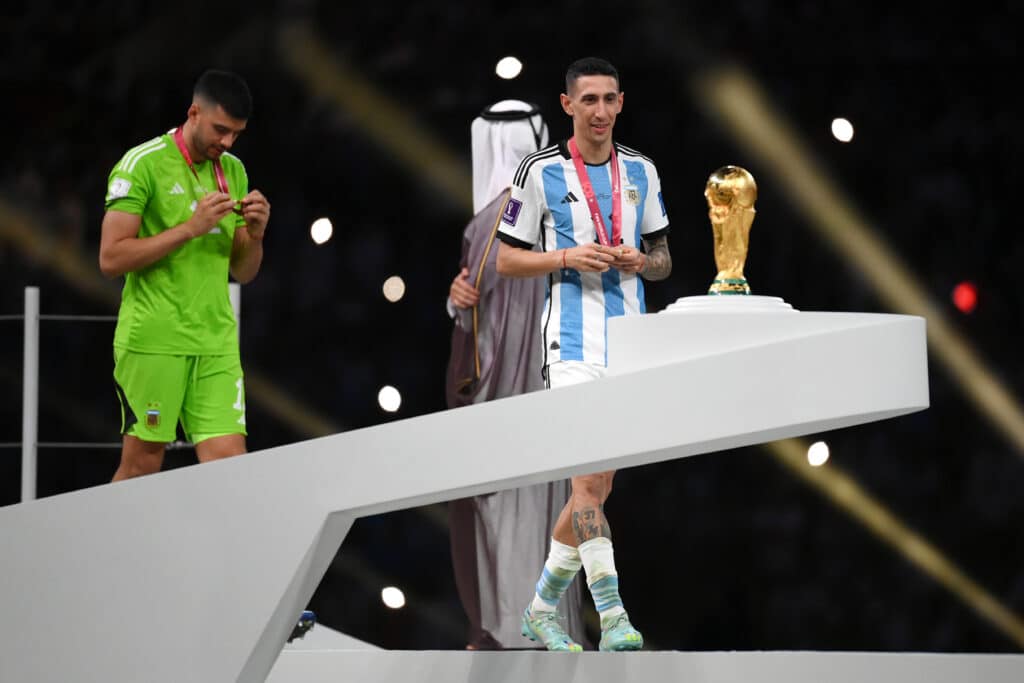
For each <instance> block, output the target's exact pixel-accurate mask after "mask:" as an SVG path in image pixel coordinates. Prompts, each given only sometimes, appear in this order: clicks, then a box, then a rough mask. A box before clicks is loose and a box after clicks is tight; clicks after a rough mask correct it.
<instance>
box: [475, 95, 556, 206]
mask: <svg viewBox="0 0 1024 683" xmlns="http://www.w3.org/2000/svg"><path fill="white" fill-rule="evenodd" d="M470 133H471V136H472V139H473V213H478V212H479V211H480V210H481V209H483V208H484V207H485V206H487V205H488V204H490V203H491V202H492V201H494V198H495V197H497V196H498V193H499V192H501V191H502V190H504V189H505V188H506V187H508V186H509V185H511V184H512V176H513V175H514V174H515V172H516V167H517V166H519V162H520V161H522V160H523V157H525V156H526V155H527V154H531V153H533V152H536V151H537V150H538V149H540V148H541V147H545V146H546V145H547V144H548V127H547V124H545V123H544V118H543V117H542V116H541V115H540V111H539V110H538V109H537V107H536V106H534V105H532V104H528V103H526V102H522V101H520V100H502V101H501V102H497V103H495V104H492V105H491V106H489V107H487V109H485V110H484V111H483V113H482V114H480V116H478V117H476V118H475V119H473V125H472V126H471V128H470Z"/></svg>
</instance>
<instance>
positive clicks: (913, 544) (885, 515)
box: [765, 439, 1024, 648]
mask: <svg viewBox="0 0 1024 683" xmlns="http://www.w3.org/2000/svg"><path fill="white" fill-rule="evenodd" d="M765 447H766V448H768V450H769V451H770V452H771V454H772V455H773V456H774V457H775V459H776V460H777V461H778V462H779V463H780V464H781V465H782V466H783V467H784V468H785V469H787V470H789V471H790V472H791V473H793V474H795V475H796V476H797V477H799V478H800V479H803V480H804V482H806V483H807V484H810V485H811V486H812V487H813V488H815V489H817V490H818V492H819V493H821V494H822V495H824V496H825V497H826V498H828V499H829V500H831V501H832V502H833V503H834V504H835V505H836V506H837V507H839V508H840V509H841V510H843V511H844V512H846V513H847V514H848V515H850V516H851V517H853V518H854V519H855V520H857V521H858V522H860V523H861V524H863V525H864V526H865V527H867V528H868V529H869V530H870V531H871V532H872V533H873V534H874V535H875V536H877V537H878V538H880V539H882V540H883V541H884V542H885V543H886V544H888V545H889V546H890V547H891V548H893V549H894V550H895V551H896V552H898V553H899V554H900V555H902V556H903V557H904V558H905V559H906V560H907V561H908V562H910V563H911V564H912V565H914V566H915V567H917V568H918V569H920V570H921V571H922V572H924V573H925V574H927V575H928V576H930V577H932V578H933V579H935V580H936V581H937V582H939V583H940V584H941V585H943V586H945V587H946V589H948V590H949V591H950V592H951V593H953V594H954V595H956V596H957V597H959V598H960V600H962V601H963V602H964V603H965V604H966V605H968V606H969V607H970V608H971V609H973V610H974V611H975V612H976V613H977V614H978V616H980V617H981V618H982V619H984V620H986V621H988V622H989V623H991V624H992V625H993V626H995V627H996V628H997V629H999V630H1000V631H1001V632H1002V633H1004V634H1005V635H1006V636H1007V637H1009V638H1010V639H1012V640H1013V641H1014V642H1015V643H1016V644H1017V645H1018V646H1020V647H1022V648H1024V621H1022V620H1021V619H1020V617H1018V616H1017V615H1016V614H1014V613H1013V612H1011V611H1010V610H1009V609H1007V608H1006V607H1005V606H1003V604H1002V603H1001V602H1000V601H999V600H997V599H996V598H995V597H993V596H992V595H991V594H990V593H988V591H986V590H985V589H984V588H982V587H981V586H980V585H978V584H977V583H976V582H975V581H973V580H972V579H971V578H970V577H969V576H967V574H965V573H964V572H963V570H961V569H960V568H959V567H957V566H956V565H955V564H954V563H953V562H952V561H950V560H949V559H947V558H946V557H945V556H944V555H943V554H942V553H941V552H940V551H939V550H938V549H937V548H935V546H933V545H932V544H931V543H929V542H928V540H927V539H926V538H924V537H923V536H921V535H920V534H918V533H917V532H916V531H914V530H913V529H911V528H910V527H908V526H907V525H906V524H904V523H903V522H902V521H901V520H900V519H899V518H898V517H897V516H896V515H895V514H893V513H892V512H891V511H890V510H889V509H888V508H886V507H885V505H883V504H882V503H881V502H880V501H878V500H877V499H875V498H874V497H873V496H872V495H871V494H870V493H868V492H867V491H865V490H864V489H863V488H862V487H861V485H860V484H859V483H858V482H857V480H856V479H854V478H853V477H852V476H850V475H849V474H847V473H845V472H843V471H842V470H841V469H840V468H839V467H837V466H836V465H834V464H832V463H829V464H827V465H824V466H822V467H812V466H810V465H809V464H808V463H807V444H806V443H804V442H802V441H801V440H799V439H784V440H782V441H774V442H772V443H769V444H765Z"/></svg>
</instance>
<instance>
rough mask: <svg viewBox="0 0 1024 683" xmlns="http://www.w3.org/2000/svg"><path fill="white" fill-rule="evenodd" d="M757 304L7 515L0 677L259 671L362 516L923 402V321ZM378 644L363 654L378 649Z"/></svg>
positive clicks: (1, 520) (257, 674)
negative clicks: (552, 376)
mask: <svg viewBox="0 0 1024 683" xmlns="http://www.w3.org/2000/svg"><path fill="white" fill-rule="evenodd" d="M696 299H699V300H702V301H703V300H704V299H705V298H704V297H696ZM758 299H759V298H757V297H751V298H750V301H751V302H752V304H753V305H755V306H758V310H744V308H743V306H744V304H737V303H736V302H731V303H728V304H726V305H727V306H728V307H729V308H728V309H719V308H715V309H711V310H706V307H705V306H703V304H702V305H701V306H697V307H696V308H693V307H691V308H693V310H684V311H683V312H682V313H681V314H675V313H662V314H656V315H648V316H636V317H632V318H619V319H614V320H613V321H612V324H611V325H610V326H609V333H608V334H609V349H610V352H609V370H610V372H611V373H612V376H609V377H607V378H605V379H603V380H600V381H597V382H591V383H589V384H584V385H577V386H572V387H565V388H561V389H557V390H553V391H543V392H536V393H532V394H528V395H525V396H517V397H514V398H508V399H504V400H501V401H495V402H492V403H485V404H481V405H476V406H469V407H466V408H461V409H459V410H452V411H445V412H441V413H436V414H433V415H426V416H422V417H417V418H412V419H407V420H401V421H397V422H393V423H391V424H387V425H381V426H377V427H371V428H367V429H360V430H356V431H352V432H347V433H343V434H337V435H334V436H329V437H324V438H320V439H314V440H311V441H304V442H301V443H296V444H290V445H287V446H282V447H279V448H273V449H269V450H265V451H261V452H258V453H253V454H251V455H248V456H246V457H242V458H234V459H230V460H226V461H221V462H216V463H211V464H207V465H203V466H200V467H187V468H181V469H177V470H172V471H169V472H165V473H161V474H158V475H154V476H150V477H143V478H140V479H136V480H132V481H127V482H120V483H117V484H111V485H104V486H98V487H95V488H91V489H86V490H82V491H76V492H73V493H68V494H64V495H60V496H54V497H52V498H47V499H43V500H38V501H34V502H30V503H25V504H21V505H13V506H9V507H7V508H2V509H0V548H2V549H3V550H2V555H0V575H2V576H3V585H2V586H0V681H4V682H5V683H6V681H12V682H13V681H60V682H64V681H76V682H83V683H84V682H87V681H102V682H103V683H108V682H110V681H146V682H147V683H159V682H162V681H167V682H170V683H182V682H183V681H216V682H218V683H220V682H223V681H244V682H246V683H248V682H251V681H262V680H264V679H265V678H266V677H267V676H268V674H269V673H270V671H271V668H272V667H273V666H274V663H275V661H276V660H277V658H278V655H279V654H280V653H281V650H282V646H283V645H284V643H285V640H286V638H287V636H288V634H289V633H290V632H291V629H292V626H293V625H294V622H295V619H296V618H297V616H298V614H299V613H300V612H301V610H302V609H303V608H304V607H305V606H306V604H307V601H308V600H309V599H310V597H311V596H312V594H313V592H314V590H315V589H316V587H317V585H318V584H319V582H320V580H321V578H322V577H323V574H324V572H325V571H326V568H327V566H328V564H329V563H330V562H331V560H332V559H333V558H334V556H335V554H336V553H337V551H338V548H339V546H340V545H341V542H342V540H343V539H344V537H345V534H346V533H347V532H348V529H349V528H350V526H351V524H352V521H353V520H354V519H356V518H358V517H361V516H365V515H371V514H377V513H381V512H387V511H391V510H398V509H403V508H409V507H414V506H419V505H426V504H430V503H435V502H439V501H445V500H451V499H453V498H459V497H464V496H468V495H474V494H478V493H484V492H488V491H495V490H500V489H505V488H510V487H515V486H523V485H526V484H534V483H539V482H544V481H551V480H553V479H558V478H562V477H566V476H569V475H572V474H580V473H584V472H596V471H602V470H606V469H621V468H625V467H631V466H637V465H643V464H646V463H653V462H658V461H663V460H668V459H673V458H681V457H685V456H690V455H694V454H698V453H709V452H712V451H718V450H723V449H728V448H734V447H738V446H745V445H750V444H756V443H761V442H764V441H770V440H774V439H779V438H783V437H790V436H798V435H803V434H810V433H817V432H822V431H827V430H831V429H837V428H840V427H844V426H848V425H855V424H861V423H864V422H870V421H872V420H880V419H884V418H889V417H895V416H897V415H902V414H905V413H909V412H913V411H917V410H921V409H924V408H926V407H927V406H928V375H927V358H926V345H925V326H924V320H923V319H921V318H917V317H911V316H897V315H867V314H832V313H797V312H795V311H792V310H782V309H780V310H779V311H777V312H768V311H765V310H761V307H760V306H759V303H758ZM762 303H763V302H762ZM684 308H686V307H684ZM348 656H349V655H337V657H341V658H345V657H348ZM353 656H354V655H353ZM388 656H391V655H389V654H388V653H383V654H374V655H372V657H388ZM416 656H417V655H414V654H408V655H405V654H399V653H396V654H394V657H395V658H396V659H395V661H396V662H399V663H396V664H395V667H399V668H400V667H402V666H405V664H401V663H400V662H408V661H413V660H415V657H416ZM419 656H422V657H425V658H427V659H423V660H422V661H423V662H443V663H444V664H443V666H449V664H448V663H449V662H455V663H453V664H451V666H455V667H457V668H458V667H463V668H462V669H459V670H460V671H463V673H465V675H470V676H475V675H476V674H475V673H474V672H476V671H478V670H479V671H484V670H488V671H491V674H489V675H493V676H495V677H494V678H490V679H488V680H492V681H493V680H525V679H520V678H517V677H516V676H512V675H511V674H507V673H505V674H502V673H501V670H505V669H509V667H511V669H509V670H512V671H517V672H525V671H528V670H529V667H531V666H534V664H532V662H535V661H538V662H549V661H551V662H553V663H552V664H551V666H555V667H566V670H565V671H566V672H567V673H566V675H567V676H569V677H570V678H571V677H572V676H575V675H576V674H575V673H573V672H574V671H576V670H577V669H578V668H580V667H583V668H585V669H586V670H587V671H590V670H591V669H589V668H588V667H593V671H595V672H596V671H598V670H599V669H602V667H603V668H605V669H607V670H615V668H616V667H622V668H629V667H634V666H636V667H643V666H648V665H647V664H644V662H666V661H668V660H667V659H665V657H662V656H658V655H647V654H641V655H633V656H626V657H622V656H621V655H620V656H619V658H612V659H606V658H603V657H600V656H594V657H591V656H589V655H586V656H583V657H577V658H575V659H566V660H564V663H563V661H559V660H550V659H546V658H545V659H539V658H538V657H547V656H548V655H545V654H543V653H542V654H541V655H536V654H530V653H518V654H516V653H513V654H511V655H507V656H509V657H519V658H520V659H522V661H523V663H521V664H506V663H503V662H506V661H518V659H515V660H507V659H505V657H506V655H501V656H500V657H498V658H492V657H493V656H487V655H484V654H481V655H479V656H469V653H452V655H451V657H456V656H461V657H462V658H461V659H452V658H449V656H448V655H441V654H437V653H434V654H429V653H428V654H423V655H419ZM669 656H674V655H669ZM334 657H335V655H332V656H331V661H333V658H334ZM368 657H371V655H368V654H362V655H359V658H357V659H353V662H352V666H364V665H366V666H369V664H368V663H370V662H380V661H385V660H380V659H367V658H368ZM321 659H323V658H321V657H320V656H319V655H311V656H309V657H308V658H305V657H304V656H300V655H293V654H291V653H289V654H288V655H287V659H286V660H283V661H287V662H289V663H290V662H291V661H308V662H314V661H321ZM323 661H325V662H326V661H327V660H326V659H323ZM386 661H390V660H386ZM701 661H704V660H702V659H701V655H694V659H686V658H684V659H682V660H680V662H681V663H680V664H678V666H681V667H692V666H699V664H686V663H683V662H697V663H699V662H701ZM808 661H816V660H814V658H813V657H811V658H810V659H808ZM359 662H365V663H367V664H360V663H359ZM495 662H497V664H496V663H495ZM591 662H593V664H591ZM602 662H605V663H604V664H602ZM609 662H610V663H609ZM631 662H632V663H631ZM431 666H432V665H431ZM545 666H547V664H545ZM650 666H655V665H654V664H651V665H650ZM657 666H663V665H662V664H658V665H657ZM664 666H676V665H674V664H673V665H664ZM722 666H723V667H726V666H728V665H726V664H723V665H722ZM466 667H468V668H466ZM488 667H490V668H488ZM523 667H525V668H523ZM395 670H396V671H398V670H399V669H395ZM685 670H686V671H690V669H685ZM722 670H723V671H725V670H727V669H722ZM666 671H668V672H669V674H670V675H672V676H673V677H674V676H675V675H676V674H675V672H677V671H682V669H668V670H666ZM424 675H426V674H424ZM296 680H297V681H298V680H303V681H304V680H313V679H306V678H303V679H296ZM318 680H322V679H318ZM349 680H369V679H364V678H363V675H362V674H356V673H352V674H351V678H349ZM394 680H398V679H394ZM417 680H422V679H420V678H417ZM438 680H440V679H438ZM449 680H464V677H463V678H462V679H460V678H459V676H458V675H456V676H454V677H452V678H450V679H449ZM472 680H484V679H482V678H481V679H475V678H473V679H472ZM580 680H582V679H580ZM707 680H712V679H707ZM714 680H718V679H714ZM831 680H840V679H831ZM842 680H847V679H842ZM943 680H945V679H943Z"/></svg>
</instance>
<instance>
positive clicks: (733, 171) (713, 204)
mask: <svg viewBox="0 0 1024 683" xmlns="http://www.w3.org/2000/svg"><path fill="white" fill-rule="evenodd" d="M704 196H705V197H706V198H707V200H708V216H709V217H710V218H711V228H712V230H713V231H714V233H715V266H717V268H718V275H716V276H715V280H714V282H712V283H711V287H710V288H709V289H708V294H750V286H749V285H748V284H747V279H746V278H745V277H743V265H744V263H746V260H747V245H748V244H749V243H750V226H751V225H752V224H753V222H754V213H755V211H754V201H755V200H756V199H757V183H755V182H754V176H752V175H750V173H749V172H748V171H747V170H746V169H745V168H740V167H739V166H723V167H722V168H720V169H718V170H717V171H715V172H714V173H712V174H711V176H710V177H709V178H708V182H707V185H705V186H704Z"/></svg>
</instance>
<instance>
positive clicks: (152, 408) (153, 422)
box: [146, 403, 160, 427]
mask: <svg viewBox="0 0 1024 683" xmlns="http://www.w3.org/2000/svg"><path fill="white" fill-rule="evenodd" d="M146 426H147V427H159V426H160V404H159V403H150V404H148V405H147V406H146Z"/></svg>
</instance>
